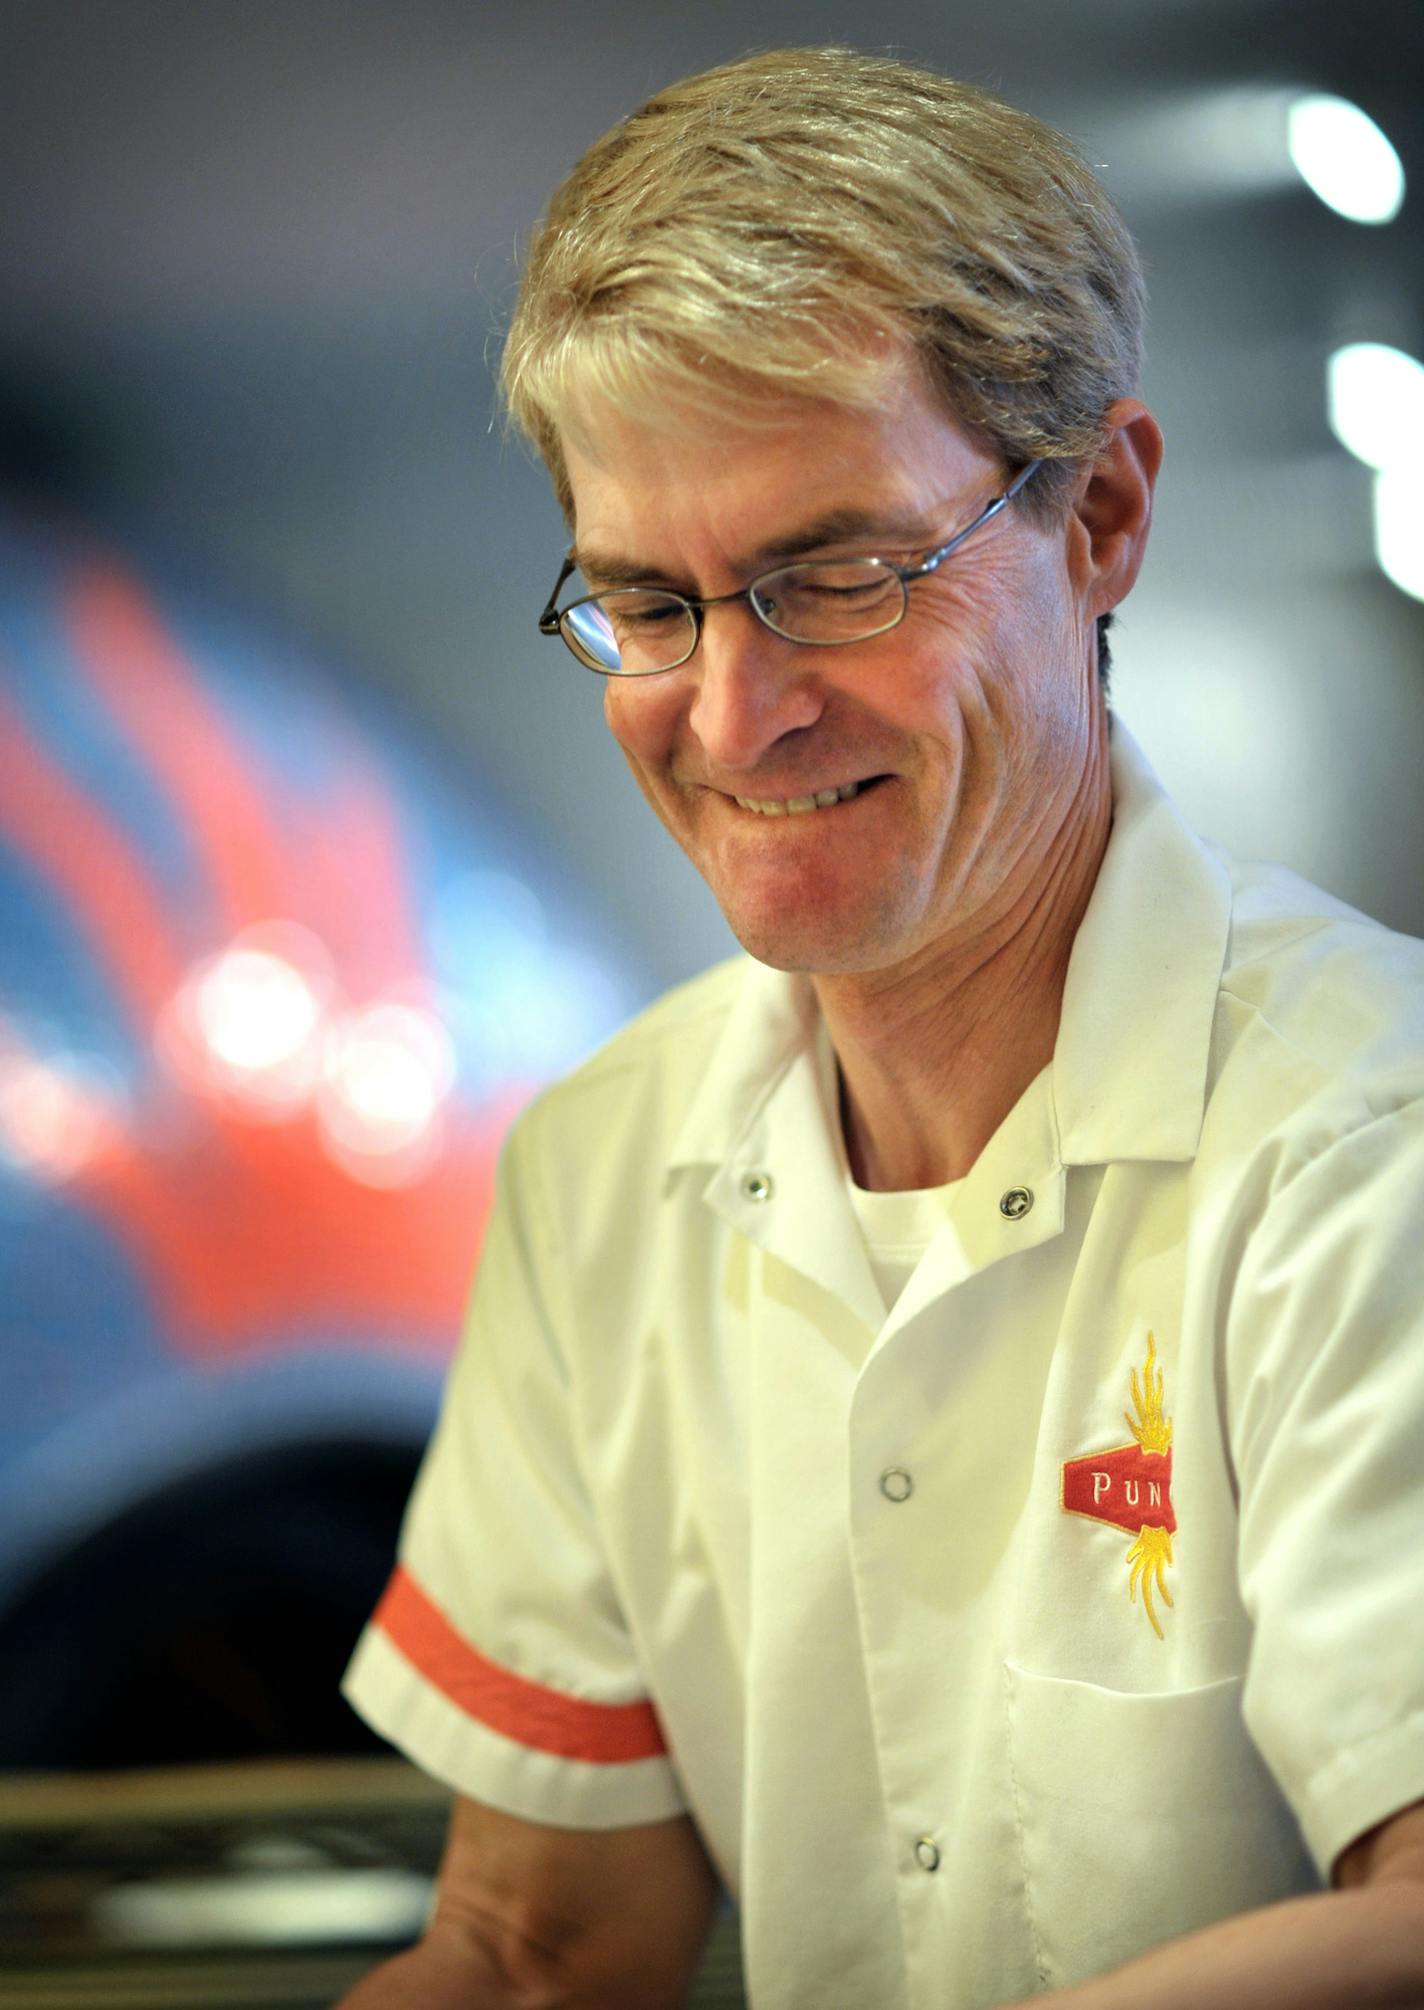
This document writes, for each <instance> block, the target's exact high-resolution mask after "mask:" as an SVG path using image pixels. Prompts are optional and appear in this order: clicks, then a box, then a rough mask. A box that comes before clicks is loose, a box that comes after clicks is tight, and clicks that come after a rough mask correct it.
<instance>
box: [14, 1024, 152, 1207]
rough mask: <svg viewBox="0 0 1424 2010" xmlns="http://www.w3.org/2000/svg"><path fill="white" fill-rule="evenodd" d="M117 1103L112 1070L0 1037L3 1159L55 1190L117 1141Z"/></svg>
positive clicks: (79, 1057) (77, 1056) (119, 1119)
mask: <svg viewBox="0 0 1424 2010" xmlns="http://www.w3.org/2000/svg"><path fill="white" fill-rule="evenodd" d="M122 1118H123V1109H122V1098H121V1095H120V1092H119V1088H118V1085H117V1083H116V1081H115V1080H114V1079H113V1076H112V1071H111V1070H109V1069H107V1068H105V1067H104V1065H103V1064H102V1063H101V1062H99V1061H98V1060H96V1059H94V1058H93V1057H91V1056H89V1055H85V1054H77V1053H67V1052H62V1053H56V1054H49V1055H39V1054H34V1053H27V1052H26V1051H25V1050H24V1049H23V1048H22V1047H21V1046H20V1045H19V1044H18V1043H16V1042H13V1041H11V1040H9V1039H6V1038H3V1037H0V1159H4V1160H8V1161H9V1163H10V1164H11V1165H13V1166H14V1167H15V1168H16V1169H17V1170H18V1171H20V1172H22V1173H23V1174H24V1175H25V1176H26V1178H28V1179H32V1180H35V1181H38V1182H40V1183H41V1184H43V1185H45V1186H58V1185H61V1184H62V1183H63V1182H64V1181H66V1180H70V1179H73V1178H75V1177H76V1176H77V1175H78V1174H79V1173H81V1172H83V1171H84V1169H85V1168H86V1166H88V1165H90V1164H91V1163H92V1162H93V1161H94V1160H95V1159H96V1158H97V1157H98V1156H99V1155H100V1154H101V1153H102V1152H103V1151H104V1150H106V1149H107V1148H108V1147H109V1146H111V1145H112V1143H113V1141H114V1139H115V1137H116V1136H118V1135H119V1133H120V1130H121V1126H122Z"/></svg>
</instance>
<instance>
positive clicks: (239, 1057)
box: [193, 949, 321, 1074]
mask: <svg viewBox="0 0 1424 2010" xmlns="http://www.w3.org/2000/svg"><path fill="white" fill-rule="evenodd" d="M193 1011H194V1015H195V1017H196V1019H197V1022H198V1025H199V1027H200V1028H201V1030H202V1033H203V1037H204V1039H205V1040H206V1041H207V1043H208V1046H209V1047H210V1048H211V1049H212V1051H213V1053H214V1054H215V1055H216V1057H217V1059H218V1060H219V1061H221V1062H222V1063H224V1065H225V1066H227V1067H229V1068H232V1069H235V1070H238V1071H240V1072H242V1073H244V1074H247V1073H253V1074H256V1073H261V1072H263V1071H265V1070H267V1069H271V1068H280V1067H281V1066H283V1064H284V1063H288V1062H290V1061H292V1060H293V1059H294V1058H295V1056H296V1055H298V1054H300V1053H301V1051H302V1050H303V1048H304V1047H306V1046H307V1044H308V1042H309V1041H310V1040H311V1037H312V1035H313V1033H314V1032H315V1031H316V1026H317V1021H318V1020H319V1018H320V1017H321V1004H320V1001H319V1000H318V998H317V995H316V992H315V991H314V990H313V989H312V986H311V985H310V983H309V982H308V981H307V979H306V978H305V977H304V976H303V975H302V973H301V971H300V970H298V969H296V968H295V967H294V966H293V965H292V964H291V963H289V962H287V960H286V959H285V958H284V957H281V956H276V955H274V954H273V953H272V952H271V951H270V950H266V949H230V950H229V951H228V952H227V954H226V955H225V956H219V957H217V958H216V959H215V960H214V961H213V963H212V964H211V965H210V966H209V967H208V969H207V970H205V971H204V973H203V975H202V976H201V977H200V978H199V980H198V982H197V984H196V985H195V987H194V996H193Z"/></svg>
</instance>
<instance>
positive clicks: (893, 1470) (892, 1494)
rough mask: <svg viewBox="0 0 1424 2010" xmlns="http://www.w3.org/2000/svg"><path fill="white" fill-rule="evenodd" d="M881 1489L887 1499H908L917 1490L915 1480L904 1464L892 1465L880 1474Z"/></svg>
mask: <svg viewBox="0 0 1424 2010" xmlns="http://www.w3.org/2000/svg"><path fill="white" fill-rule="evenodd" d="M880 1491H881V1493H883V1494H884V1496H885V1498H886V1500H887V1501H907V1500H908V1499H909V1498H910V1495H911V1494H912V1493H913V1492H914V1491H915V1482H914V1481H913V1480H912V1479H911V1478H910V1475H909V1474H908V1473H907V1472H906V1471H905V1468H904V1467H903V1466H891V1467H889V1468H888V1470H887V1471H885V1472H883V1473H882V1474H881V1475H880Z"/></svg>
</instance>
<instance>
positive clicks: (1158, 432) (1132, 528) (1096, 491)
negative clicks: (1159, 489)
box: [1069, 398, 1162, 619]
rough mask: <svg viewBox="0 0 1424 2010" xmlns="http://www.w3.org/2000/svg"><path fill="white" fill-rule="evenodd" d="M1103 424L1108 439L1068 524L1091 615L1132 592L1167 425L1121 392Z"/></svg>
mask: <svg viewBox="0 0 1424 2010" xmlns="http://www.w3.org/2000/svg"><path fill="white" fill-rule="evenodd" d="M1103 423H1104V425H1105V427H1106V428H1107V440H1106V442H1105V443H1104V445H1103V448H1102V451H1101V452H1100V453H1099V454H1098V456H1097V458H1096V460H1094V461H1093V462H1092V464H1091V465H1090V466H1089V467H1087V468H1085V469H1084V471H1083V473H1082V475H1081V477H1080V479H1079V482H1078V488H1077V491H1076V494H1075V496H1074V500H1073V512H1072V516H1071V518H1070V523H1069V533H1070V534H1069V562H1070V565H1071V567H1072V570H1073V575H1074V580H1075V583H1076V584H1077V585H1078V587H1079V588H1080V590H1081V591H1082V592H1083V593H1084V594H1085V595H1086V603H1085V611H1086V612H1087V614H1088V615H1089V616H1091V617H1092V618H1094V619H1096V618H1097V616H1098V615H1100V614H1106V613H1108V612H1109V611H1110V609H1112V608H1114V607H1116V606H1117V604H1118V602H1119V601H1120V600H1125V599H1126V598H1127V596H1128V594H1129V593H1130V592H1131V591H1132V587H1133V583H1134V581H1135V580H1136V578H1137V574H1138V570H1139V568H1140V567H1141V564H1142V559H1143V554H1144V553H1145V551H1146V549H1147V533H1148V532H1149V530H1150V529H1151V528H1152V495H1153V491H1154V489H1155V488H1156V486H1157V470H1158V469H1159V468H1160V467H1161V465H1162V428H1161V427H1160V426H1159V425H1158V423H1157V421H1156V420H1155V419H1154V418H1153V416H1152V414H1151V413H1150V412H1149V411H1148V409H1147V407H1146V406H1145V405H1144V404H1143V403H1142V401H1141V399H1139V398H1119V399H1118V400H1117V401H1116V402H1115V403H1114V404H1111V405H1109V407H1108V409H1107V412H1106V414H1105V415H1104V420H1103Z"/></svg>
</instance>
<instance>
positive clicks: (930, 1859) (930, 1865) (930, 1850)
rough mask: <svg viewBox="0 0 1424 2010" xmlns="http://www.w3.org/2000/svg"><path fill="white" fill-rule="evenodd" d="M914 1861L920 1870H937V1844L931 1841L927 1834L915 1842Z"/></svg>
mask: <svg viewBox="0 0 1424 2010" xmlns="http://www.w3.org/2000/svg"><path fill="white" fill-rule="evenodd" d="M915 1862H916V1863H917V1864H918V1865H919V1866H920V1869H921V1870H938V1869H939V1844H938V1843H935V1842H931V1841H930V1839H929V1837H928V1836H921V1837H920V1839H919V1841H918V1842H917V1843H916V1844H915Z"/></svg>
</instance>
